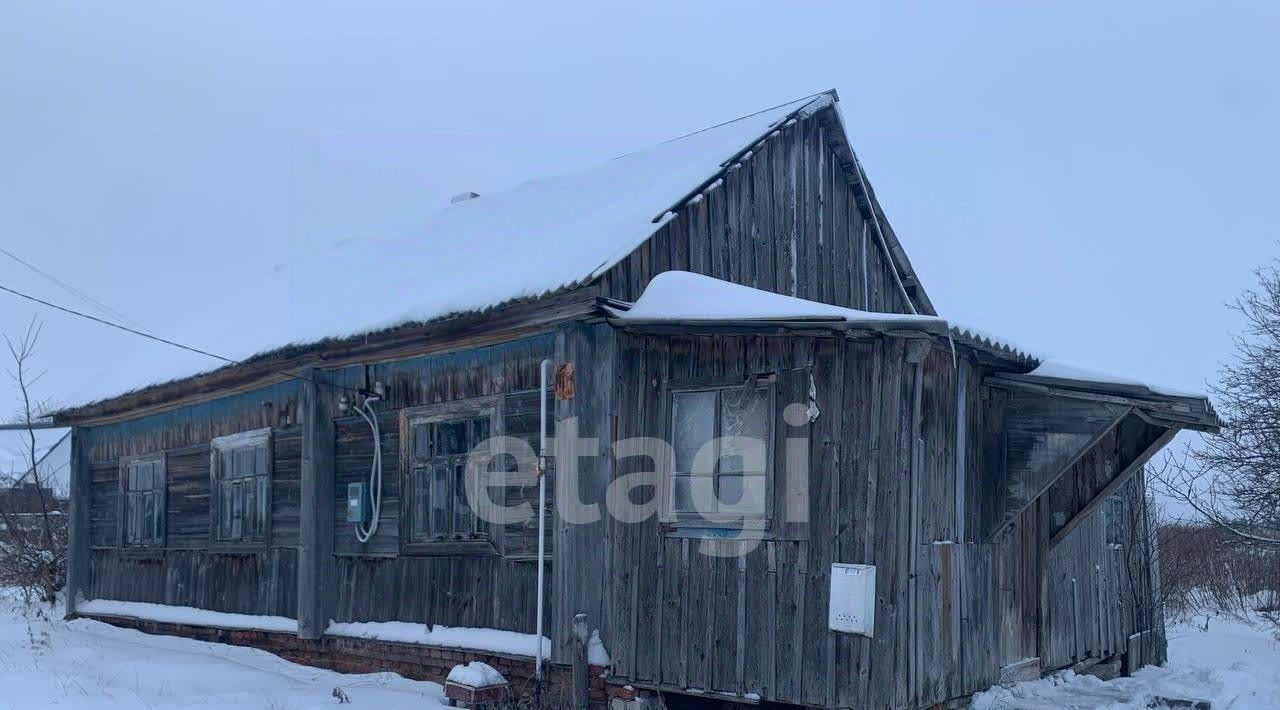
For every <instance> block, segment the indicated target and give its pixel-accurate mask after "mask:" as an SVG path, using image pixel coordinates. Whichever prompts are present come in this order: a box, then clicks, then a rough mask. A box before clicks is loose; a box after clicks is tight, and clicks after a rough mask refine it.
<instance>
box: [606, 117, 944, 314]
mask: <svg viewBox="0 0 1280 710" xmlns="http://www.w3.org/2000/svg"><path fill="white" fill-rule="evenodd" d="M860 178H861V176H860V175H859V171H858V169H857V167H856V164H855V163H854V162H853V161H852V153H851V152H850V151H849V150H848V147H847V143H846V139H845V137H844V133H843V129H842V128H841V126H840V122H839V118H838V117H837V116H836V114H835V112H834V109H832V108H826V109H823V110H821V111H818V112H817V113H814V114H812V115H808V116H804V115H801V116H797V117H796V118H794V119H792V120H790V121H788V122H787V123H786V124H785V125H784V126H782V127H780V128H778V129H777V130H775V131H773V132H772V133H771V134H770V135H768V136H767V137H765V138H764V139H763V140H761V141H760V142H758V143H756V144H755V145H754V146H751V147H750V148H749V150H746V151H745V152H744V153H743V154H742V155H741V156H739V157H738V158H737V159H736V160H735V161H734V162H733V163H731V164H730V165H729V166H728V167H727V169H726V171H725V173H724V175H723V176H722V177H721V179H719V180H716V181H714V182H713V183H712V184H711V185H710V187H708V188H707V189H706V190H704V191H703V192H701V193H699V194H698V195H696V196H694V197H693V198H692V199H690V200H688V201H687V202H685V203H684V204H683V205H681V206H680V207H678V208H677V209H676V210H675V217H674V219H671V220H670V221H668V222H667V223H666V224H664V225H663V226H662V227H661V228H660V229H659V230H658V231H657V232H656V233H655V234H654V235H653V236H652V237H650V238H649V239H648V240H647V241H646V242H645V243H644V244H642V245H640V247H638V248H637V249H636V250H635V251H634V252H632V253H631V254H630V255H628V256H627V257H626V258H625V259H623V260H622V261H621V262H619V263H618V264H617V265H616V266H614V267H613V268H611V269H610V270H608V271H607V272H606V273H605V274H604V275H603V276H602V277H601V279H600V285H601V295H602V296H607V297H611V298H617V299H621V300H625V301H634V300H635V299H637V298H639V296H640V294H641V293H642V292H643V291H644V288H645V286H646V285H647V284H648V283H649V280H650V279H651V278H653V276H655V275H656V274H659V273H662V272H663V271H669V270H673V269H678V270H685V271H692V272H695V273H699V274H705V275H707V276H712V277H715V278H718V279H723V280H726V281H731V282H733V283H738V284H742V285H745V286H751V287H753V288H759V289H763V290H767V291H773V292H775V293H781V294H785V295H788V296H796V297H799V298H805V299H809V300H814V301H822V302H824V303H832V304H835V305H839V306H846V307H849V308H858V309H863V310H869V311H880V312H889V313H910V312H912V310H911V309H912V305H911V304H910V302H909V300H908V298H909V297H908V293H912V294H913V297H914V299H915V301H916V304H915V306H914V307H915V309H916V310H918V311H919V312H921V313H932V307H931V306H930V305H929V303H928V300H927V298H925V297H923V295H922V294H923V291H918V290H917V287H916V286H915V281H914V277H913V276H911V275H910V273H909V271H908V272H907V273H906V274H905V276H906V278H904V274H903V270H902V269H899V271H898V272H897V273H895V266H894V263H895V262H894V260H893V258H892V257H891V256H890V253H889V248H890V244H893V245H896V243H897V241H896V238H893V236H892V229H891V228H889V226H888V224H887V221H885V220H884V216H883V214H882V213H881V212H880V210H879V209H878V205H875V197H874V193H871V194H870V197H869V198H868V197H867V196H866V195H867V193H868V189H866V188H864V187H863V186H864V185H865V184H866V183H865V182H864V181H863V180H862V179H860ZM871 209H876V212H877V214H878V215H879V217H880V225H879V230H877V225H876V223H875V222H874V221H873V220H871V219H869V216H870V214H871V212H870V210H871ZM885 236H888V238H889V241H888V242H886V241H885V239H884V237H885ZM902 258H903V259H905V257H902ZM908 268H909V267H908Z"/></svg>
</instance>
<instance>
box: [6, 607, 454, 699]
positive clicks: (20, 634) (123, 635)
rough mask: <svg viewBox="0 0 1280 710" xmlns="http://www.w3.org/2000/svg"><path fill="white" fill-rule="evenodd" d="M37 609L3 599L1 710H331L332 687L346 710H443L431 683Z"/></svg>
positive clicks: (441, 693)
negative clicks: (327, 667) (313, 663)
mask: <svg viewBox="0 0 1280 710" xmlns="http://www.w3.org/2000/svg"><path fill="white" fill-rule="evenodd" d="M37 608H38V609H42V610H43V612H42V613H43V615H44V616H45V618H44V619H41V618H38V617H37V616H34V615H33V614H32V613H31V612H30V611H27V610H24V608H23V607H22V605H21V604H19V603H18V602H17V601H16V600H15V599H14V598H13V596H12V595H2V594H0V709H4V710H7V709H8V708H15V709H19V708H21V709H25V708H94V709H95V710H96V709H97V708H125V709H128V710H143V709H148V710H149V709H151V708H244V709H245V710H250V709H253V710H257V709H263V710H306V709H309V708H319V707H324V708H328V707H336V706H337V699H336V698H335V697H334V689H335V688H340V689H341V691H342V692H343V693H345V695H346V696H347V697H348V698H350V700H351V705H349V706H348V707H355V708H376V709H378V710H382V709H384V708H386V709H390V708H396V709H399V708H424V709H429V708H435V707H446V706H445V702H444V691H443V689H442V688H441V687H440V685H439V684H437V683H424V682H418V681H412V680H406V679H404V678H401V677H400V676H398V675H395V674H392V673H376V674H370V675H343V674H341V673H334V672H332V671H326V670H320V669H316V668H311V667H308V666H300V665H297V664H295V663H290V662H288V661H285V660H283V659H281V658H278V657H276V656H273V655H271V654H269V653H267V652H265V651H258V650H255V649H251V648H241V647H237V646H225V645H222V644H216V643H205V642H203V641H192V640H189V639H183V638H175V637H168V636H150V635H147V634H143V633H141V632H138V631H132V630H128V629H120V628H116V627H114V626H110V625H107V624H103V623H100V622H96V621H88V620H86V619H77V620H75V621H72V622H64V621H62V620H61V618H60V617H61V614H62V610H61V609H58V610H57V612H56V615H51V614H50V613H49V611H50V610H49V607H48V606H44V607H37ZM39 613H41V612H37V614H39ZM50 616H54V618H49V617H50Z"/></svg>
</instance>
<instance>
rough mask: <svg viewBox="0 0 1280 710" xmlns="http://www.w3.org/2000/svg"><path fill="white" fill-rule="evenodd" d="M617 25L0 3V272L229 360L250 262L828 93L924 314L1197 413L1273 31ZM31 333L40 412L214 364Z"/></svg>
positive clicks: (991, 12) (1140, 11)
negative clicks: (1193, 405)
mask: <svg viewBox="0 0 1280 710" xmlns="http://www.w3.org/2000/svg"><path fill="white" fill-rule="evenodd" d="M639 5H640V6H639V7H636V8H633V9H629V10H625V11H624V10H618V9H616V8H614V7H612V6H613V3H582V4H575V5H574V6H568V5H565V6H563V7H548V6H547V4H545V3H530V2H519V3H512V4H491V3H480V2H467V3H419V2H415V3H406V4H391V3H359V4H356V3H350V4H345V5H341V6H340V5H330V4H323V3H317V2H305V3H258V2H253V3H232V2H218V3H200V4H196V3H155V4H148V3H128V4H123V3H91V4H77V5H74V6H72V5H64V4H61V3H54V2H39V3H18V2H9V3H4V4H3V5H0V246H3V248H5V249H7V250H9V251H11V252H13V253H14V254H16V255H18V256H20V257H21V258H22V259H25V260H27V261H28V262H30V263H32V264H34V265H36V266H38V267H40V268H41V269H43V270H44V271H46V272H48V273H49V274H52V275H53V276H55V277H56V278H57V279H59V280H60V281H61V282H63V283H65V284H67V285H69V286H70V287H72V288H74V289H75V290H76V291H77V293H78V294H84V295H86V296H88V297H90V298H92V299H94V300H96V301H98V302H101V303H103V304H107V305H108V306H109V307H110V308H111V309H112V310H113V311H114V312H117V313H119V314H121V317H122V318H124V319H126V320H127V321H128V322H129V323H132V324H135V325H139V326H141V327H143V328H144V329H146V330H150V331H152V332H155V333H158V334H160V335H165V336H168V337H172V338H174V339H177V340H180V341H183V342H187V343H189V344H191V345H194V346H197V347H202V348H206V349H209V350H213V351H216V352H220V353H224V354H228V355H230V356H233V357H238V356H243V355H245V354H248V353H250V352H252V351H254V350H255V349H257V346H258V345H259V344H263V343H270V341H271V339H270V337H269V333H270V323H271V318H270V316H271V314H272V312H273V310H280V311H286V312H287V310H288V309H289V308H292V307H295V305H294V304H290V303H289V296H290V295H289V293H287V292H261V293H253V294H251V296H250V297H249V298H248V299H246V296H245V294H244V293H243V292H242V289H251V288H252V283H253V282H252V279H249V278H247V277H246V276H245V274H247V273H249V272H250V271H252V270H253V269H255V268H263V267H265V266H269V265H273V264H282V263H288V262H289V261H290V260H291V259H296V258H297V257H298V255H300V254H301V253H303V252H305V251H306V250H308V249H311V248H315V247H317V246H319V245H326V244H329V243H332V242H335V241H338V240H341V239H346V238H350V237H354V236H369V235H396V234H402V233H404V232H405V230H408V229H411V228H412V225H413V224H414V223H415V222H416V221H418V220H420V219H421V218H422V216H423V215H424V214H426V213H428V212H429V211H432V210H436V209H440V208H443V207H445V206H446V205H447V203H448V200H449V197H450V195H452V194H454V193H457V192H460V191H463V190H474V191H476V192H480V193H485V192H492V191H495V190H499V189H502V188H504V187H508V186H511V185H513V184H515V183H518V182H520V181H522V180H523V179H526V178H529V177H535V176H538V175H540V174H545V173H548V172H554V171H556V170H558V169H562V168H564V167H565V166H569V165H574V164H580V163H582V162H584V161H589V160H596V159H606V158H609V157H612V156H614V155H617V154H619V153H622V152H626V151H630V150H633V149H636V148H639V147H643V146H644V145H646V144H649V143H653V142H656V141H658V140H663V139H666V138H670V137H673V136H676V135H679V134H682V133H685V132H688V131H690V130H694V129H697V128H700V127H703V126H706V125H709V124H713V123H717V122H720V121H723V120H726V119H730V118H733V117H736V116H739V115H742V114H745V113H749V112H752V111H755V110H758V109H761V108H764V107H767V106H772V105H775V104H778V103H781V102H783V101H786V100H790V99H793V98H796V97H799V96H803V95H806V94H809V93H813V92H815V91H819V90H823V89H827V88H831V87H834V88H836V89H838V90H839V93H840V97H841V106H842V110H843V113H844V116H845V119H846V121H847V122H848V124H849V126H848V128H849V131H850V134H851V138H852V140H853V142H854V145H855V148H856V149H857V150H858V151H859V153H860V155H861V157H862V159H863V161H864V164H865V165H866V167H867V169H868V171H869V173H870V176H871V179H872V181H873V182H874V184H875V186H876V189H877V194H878V196H879V197H880V199H881V201H882V202H883V204H884V207H885V210H886V212H887V214H888V215H889V218H890V220H891V221H892V222H893V224H894V226H895V229H896V231H897V232H898V234H899V236H900V237H901V239H902V241H903V243H904V245H905V247H906V249H907V251H908V253H909V254H910V256H911V259H912V261H913V262H914V263H915V265H916V267H917V270H918V271H919V272H920V275H921V277H922V279H923V281H924V284H925V286H926V288H927V289H928V291H929V293H930V295H931V297H932V299H933V301H934V303H935V304H936V305H937V307H938V308H939V310H940V311H941V313H942V315H944V316H947V317H950V318H953V319H955V320H959V321H962V322H965V323H968V324H973V325H976V326H979V327H981V328H983V329H985V330H987V331H990V332H993V333H996V334H1000V335H1002V336H1004V337H1006V338H1008V339H1009V340H1011V341H1013V342H1016V343H1018V344H1020V345H1022V346H1023V347H1025V348H1028V349H1030V350H1032V351H1034V352H1037V353H1043V354H1046V355H1049V356H1053V357H1056V358H1062V359H1066V360H1069V361H1072V362H1074V363H1076V364H1078V365H1082V366H1088V367H1093V368H1097V369H1104V370H1109V371H1113V372H1117V373H1121V374H1128V375H1133V376H1138V377H1142V378H1147V379H1149V380H1152V381H1156V382H1160V383H1165V384H1169V385H1173V386H1177V387H1183V388H1200V387H1202V386H1203V384H1204V382H1205V381H1206V379H1210V378H1212V377H1213V375H1214V372H1215V370H1216V367H1217V365H1218V363H1219V362H1221V361H1222V360H1223V359H1224V358H1225V357H1226V356H1227V353H1228V349H1229V346H1230V339H1229V333H1230V331H1231V330H1232V329H1233V328H1235V327H1237V325H1238V324H1237V322H1236V320H1235V319H1234V318H1232V317H1230V315H1229V314H1228V313H1227V311H1226V310H1225V309H1224V307H1223V306H1224V303H1226V302H1227V301H1228V300H1230V299H1232V298H1233V297H1234V296H1235V294H1237V293H1238V292H1239V291H1240V290H1241V289H1242V288H1244V287H1246V286H1248V285H1249V284H1250V282H1251V274H1250V272H1251V270H1252V269H1253V268H1255V267H1257V266H1259V265H1260V264H1262V263H1264V262H1266V261H1267V260H1269V259H1271V258H1273V257H1275V256H1276V255H1277V253H1280V249H1278V247H1277V245H1276V242H1277V230H1276V228H1275V226H1274V224H1275V213H1276V209H1275V205H1276V188H1277V180H1276V178H1275V171H1276V166H1277V165H1278V164H1280V138H1277V127H1280V103H1278V101H1280V95H1278V90H1280V79H1278V78H1277V68H1278V67H1280V43H1278V42H1277V41H1276V37H1277V36H1278V35H1280V5H1277V4H1276V3H1262V2H1259V3H1252V4H1250V3H1245V4H1240V3H1224V2H1219V3H1212V4H1207V3H1206V4H1199V5H1198V6H1191V5H1184V4H1181V3H1173V2H1151V3H1116V2H1104V3H1083V2H1070V3H1066V2H1064V3H1047V2H1046V3H1011V2H1010V3H991V4H981V5H979V4H972V3H954V2H945V3H936V4H916V3H875V4H872V3H857V4H855V3H848V2H842V3H838V4H837V3H831V4H821V3H787V4H780V3H777V2H770V3H747V2H732V3H728V2H726V3H719V2H696V3H693V2H680V3H664V2H652V1H651V2H646V3H642V4H639ZM889 5H892V7H889ZM494 258H499V259H500V258H502V255H500V254H495V255H494ZM434 268H440V266H439V265H435V264H431V263H429V262H428V263H424V264H423V265H422V269H423V283H424V287H426V286H428V285H429V283H430V275H431V271H432V269H434ZM0 285H4V286H8V287H11V288H20V289H23V290H26V291H29V292H31V293H34V294H36V295H39V296H41V297H44V298H48V299H50V300H54V301H57V302H60V303H64V304H67V305H70V306H74V307H77V308H82V309H86V310H90V311H91V312H94V313H96V314H102V311H101V310H98V307H97V306H95V305H92V304H90V303H88V302H87V301H86V300H84V298H83V297H82V296H81V295H77V294H75V293H71V292H69V291H68V290H66V289H64V288H63V287H62V286H59V285H58V284H56V283H54V282H52V281H50V280H47V279H45V278H43V277H41V276H38V275H36V274H34V273H33V272H31V271H29V270H28V269H26V268H25V267H23V266H21V265H19V264H17V263H16V262H14V261H12V260H10V259H9V258H8V257H5V256H3V255H0ZM334 287H335V288H349V287H350V284H340V283H336V284H334ZM232 294H234V295H235V297H234V298H233V297H231V295H232ZM247 300H248V301H252V302H253V303H255V304H256V306H257V309H256V310H257V312H255V313H253V314H236V313H225V312H222V310H220V308H219V305H220V303H223V302H226V303H237V304H243V303H245V302H246V301H247ZM237 307H242V306H237ZM33 315H38V316H39V317H40V318H41V319H43V321H44V331H43V336H42V342H41V349H40V351H39V353H38V355H39V366H40V367H41V369H43V370H45V371H47V374H46V375H45V377H44V379H43V380H42V381H41V382H39V384H38V389H39V393H40V394H41V395H42V396H43V397H47V398H51V399H53V400H54V401H55V402H57V403H59V404H75V403H78V402H80V401H83V400H84V399H86V398H90V397H97V396H102V395H106V394H111V393H113V392H117V391H120V390H122V389H127V388H130V387H133V386H137V385H141V384H145V383H147V382H149V381H153V380H156V379H161V378H164V377H168V376H171V375H173V374H177V373H180V372H183V371H189V370H192V369H195V368H199V367H203V366H213V365H216V364H217V363H216V362H215V361H212V360H207V359H201V358H199V357H197V356H192V355H189V354H186V353H182V352H180V351H175V350H172V349H168V348H166V347H165V346H162V345H158V344H152V343H148V342H146V341H142V340H139V339H137V338H135V337H133V336H127V335H123V334H119V333H115V332H112V331H110V330H107V329H105V328H103V327H101V326H98V325H95V324H93V323H88V322H84V321H80V320H77V319H73V318H71V317H68V316H65V315H62V314H59V313H56V312H50V311H47V310H43V309H41V308H40V307H38V306H35V305H34V304H30V303H27V302H23V301H20V300H18V299H15V298H14V297H12V296H10V295H8V294H4V293H0V330H2V331H4V332H6V333H10V334H12V333H16V332H18V331H20V330H22V329H23V328H24V327H25V324H26V322H27V321H28V320H29V319H30V318H31V317H32V316H33ZM240 315H245V316H246V317H244V318H243V319H240V318H237V317H236V316H240ZM228 324H230V325H228ZM262 324H266V325H262ZM12 394H13V393H12V392H11V390H10V389H8V388H7V387H6V388H2V389H0V412H5V413H8V412H10V411H12V410H13V409H14V408H15V405H16V400H15V399H14V398H13V396H12Z"/></svg>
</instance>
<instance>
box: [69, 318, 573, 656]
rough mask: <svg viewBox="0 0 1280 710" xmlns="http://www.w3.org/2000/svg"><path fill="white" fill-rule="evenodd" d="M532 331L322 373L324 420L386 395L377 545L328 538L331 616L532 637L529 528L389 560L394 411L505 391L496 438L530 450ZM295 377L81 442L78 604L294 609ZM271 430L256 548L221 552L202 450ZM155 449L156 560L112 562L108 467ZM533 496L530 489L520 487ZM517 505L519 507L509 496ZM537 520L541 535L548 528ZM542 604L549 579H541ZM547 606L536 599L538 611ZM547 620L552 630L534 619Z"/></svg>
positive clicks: (113, 497) (534, 381)
mask: <svg viewBox="0 0 1280 710" xmlns="http://www.w3.org/2000/svg"><path fill="white" fill-rule="evenodd" d="M554 348H555V336H554V335H553V334H546V335H541V336H533V337H529V338H525V339H522V340H518V341H513V342H509V343H504V344H501V345H494V346H489V347H484V348H477V349H472V350H466V351H459V352H447V353H441V354H435V355H430V356H425V357H420V358H414V359H409V360H403V361H398V362H392V363H381V364H375V365H370V366H368V367H365V366H352V367H344V368H341V369H338V370H331V371H322V372H320V374H319V376H320V378H321V380H322V384H321V386H319V387H318V388H317V394H318V397H319V400H320V404H319V407H320V408H321V409H322V411H326V412H329V413H330V414H331V415H332V416H337V415H338V407H337V401H338V398H339V396H340V395H341V394H343V393H344V392H346V393H350V392H353V391H354V389H355V388H364V387H368V386H371V385H372V383H373V382H375V381H381V382H383V383H385V384H386V386H387V397H386V399H385V401H384V402H382V403H380V404H378V405H377V408H378V409H379V412H380V422H381V425H382V434H383V436H382V446H383V456H384V479H383V480H384V493H385V495H384V501H383V516H382V519H381V525H380V529H379V534H378V536H377V537H376V538H375V540H374V541H373V542H371V543H370V544H369V545H360V544H359V543H357V542H356V540H355V536H354V534H353V533H352V532H351V530H350V526H348V525H345V524H342V523H339V524H338V525H336V526H335V529H334V530H333V533H332V534H333V536H334V537H333V539H334V546H335V552H336V553H337V565H336V569H335V570H334V574H336V579H334V580H329V582H328V583H332V584H334V586H335V587H336V590H335V591H336V594H335V595H334V597H335V599H334V601H333V604H334V606H335V608H334V609H332V610H331V611H332V616H333V618H336V619H338V620H343V621H364V620H376V621H383V620H391V619H400V620H405V621H422V622H427V623H437V624H446V625H467V626H482V627H493V628H502V629H511V630H517V631H526V632H527V631H532V630H533V627H534V617H535V609H534V607H535V603H534V596H535V595H534V593H533V588H534V587H535V586H536V583H535V577H536V566H535V565H534V564H533V563H532V562H529V561H526V558H527V556H528V553H529V552H530V550H531V549H536V543H537V535H536V528H535V529H534V530H533V531H532V532H531V531H530V529H529V525H528V524H527V523H513V524H511V525H507V526H503V527H502V529H501V530H500V531H497V534H494V535H493V536H492V537H493V538H494V540H495V545H496V548H495V550H494V551H493V554H490V555H469V556H453V557H407V556H400V548H399V539H398V528H399V525H398V523H399V512H400V508H399V487H400V467H399V450H400V448H399V436H400V432H399V411H400V409H401V408H404V407H413V406H419V405H424V404H433V403H440V402H448V401H453V400H457V399H465V398H469V397H476V396H484V395H504V397H503V410H504V413H505V414H506V415H507V416H504V417H503V418H502V423H501V425H500V428H502V429H503V430H504V431H506V433H508V434H510V435H512V436H516V437H519V438H523V439H525V440H526V441H532V440H534V439H535V438H536V436H537V422H538V420H537V408H536V407H537V405H536V396H537V393H536V391H534V390H535V388H536V387H537V385H538V363H539V362H540V361H541V359H542V358H543V357H547V356H550V355H552V354H553V353H554ZM298 389H299V383H298V382H297V381H288V382H285V383H281V384H278V385H273V386H270V387H266V388H263V389H260V390H256V391H253V392H248V393H243V394H237V395H233V396H230V397H227V398H223V399H220V400H216V401H213V402H210V403H205V404H200V405H195V406H192V407H186V408H182V409H178V410H174V411H171V412H165V413H161V414H156V415H152V416H148V417H143V418H139V419H137V420H132V421H127V422H123V423H119V424H112V425H108V426H102V427H97V428H94V429H91V430H88V431H87V433H86V438H85V442H86V447H87V450H88V451H90V452H91V462H90V466H89V468H90V474H91V481H92V483H91V490H90V502H91V508H90V512H89V520H90V531H91V543H92V546H93V547H94V548H95V549H94V551H93V557H92V560H91V564H90V575H89V576H90V580H89V594H90V596H91V597H100V598H113V599H124V600H130V601H149V602H157V603H166V604H180V605H188V606H197V607H203V608H209V609H215V610H218V611H233V612H237V613H249V614H277V615H284V616H293V615H294V614H295V613H296V603H297V602H296V594H297V581H296V568H297V545H298V543H299V502H300V489H301V487H300V475H301V446H302V432H301V427H300V426H298V424H297V404H298ZM264 426H270V427H272V449H273V454H272V456H273V464H272V465H273V473H272V475H273V480H272V488H271V493H272V500H271V509H272V510H271V515H272V517H271V540H270V543H269V545H268V546H267V547H266V548H264V549H263V550H261V551H248V552H236V553H234V554H230V553H227V552H224V551H219V550H217V549H216V547H211V545H210V539H209V535H210V519H209V499H210V479H209V465H210V454H209V442H210V440H211V439H212V438H214V437H217V436H223V435H226V434H232V433H236V432H239V431H247V430H251V429H257V428H261V427H264ZM334 438H335V469H336V471H335V477H334V478H335V483H334V488H333V491H332V498H331V500H332V505H333V506H334V509H335V515H336V516H337V519H338V520H342V519H343V518H344V517H345V516H344V515H343V513H344V511H343V507H344V505H345V499H346V483H347V482H348V481H354V480H364V479H365V478H366V477H367V476H368V473H369V466H370V464H371V462H372V453H373V447H372V442H371V441H370V436H369V430H368V426H367V425H366V424H365V423H364V422H363V421H362V420H360V419H358V418H357V417H354V416H348V417H340V418H338V419H336V420H335V426H334ZM156 451H163V452H165V456H166V470H167V481H168V496H167V503H168V509H167V516H166V527H167V540H166V546H165V548H164V549H158V550H149V551H146V552H139V551H134V550H129V551H122V550H120V549H119V548H118V544H119V534H120V531H119V521H118V501H119V475H120V474H119V470H120V468H119V467H120V458H121V457H125V456H133V455H139V454H146V453H153V452H156ZM530 487H531V486H529V485H517V486H511V485H508V486H506V487H505V488H504V489H503V493H504V494H505V495H506V501H505V502H506V503H507V504H515V503H518V502H519V500H520V499H527V498H528V496H529V490H527V489H529V488H530ZM533 490H534V493H533V495H535V496H536V488H533ZM522 497H523V498H522ZM553 524H554V523H553V521H551V522H549V527H551V526H553ZM547 590H548V594H547V597H548V599H549V598H550V596H551V595H550V594H549V591H550V575H548V582H547ZM549 607H550V605H549V603H548V608H549ZM548 623H550V622H548Z"/></svg>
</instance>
